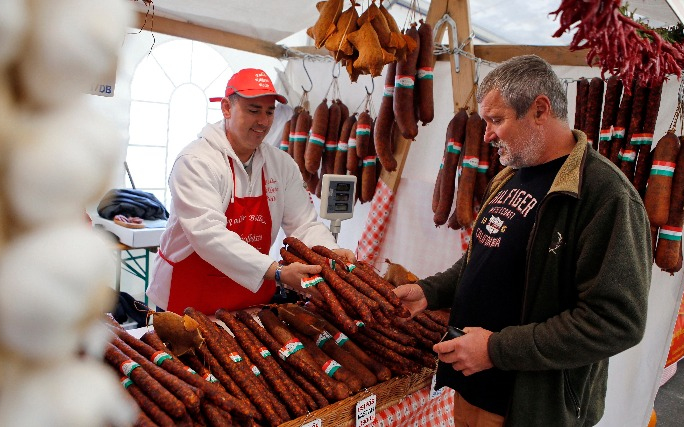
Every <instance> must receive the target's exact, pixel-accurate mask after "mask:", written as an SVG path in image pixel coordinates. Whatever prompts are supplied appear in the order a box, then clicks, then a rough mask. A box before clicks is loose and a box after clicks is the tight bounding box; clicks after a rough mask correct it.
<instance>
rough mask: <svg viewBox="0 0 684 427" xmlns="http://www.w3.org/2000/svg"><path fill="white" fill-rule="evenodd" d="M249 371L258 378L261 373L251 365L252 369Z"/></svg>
mask: <svg viewBox="0 0 684 427" xmlns="http://www.w3.org/2000/svg"><path fill="white" fill-rule="evenodd" d="M251 369H252V372H254V375H255V376H257V377H258V376H259V375H261V371H260V370H259V368H257V367H256V366H255V365H252V368H251Z"/></svg>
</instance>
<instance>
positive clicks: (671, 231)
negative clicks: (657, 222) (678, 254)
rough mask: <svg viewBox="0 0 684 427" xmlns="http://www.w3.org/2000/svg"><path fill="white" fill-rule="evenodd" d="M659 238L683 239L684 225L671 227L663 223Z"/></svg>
mask: <svg viewBox="0 0 684 427" xmlns="http://www.w3.org/2000/svg"><path fill="white" fill-rule="evenodd" d="M658 238H659V239H665V240H674V241H679V240H682V227H671V226H669V225H663V226H662V227H660V230H659V231H658Z"/></svg>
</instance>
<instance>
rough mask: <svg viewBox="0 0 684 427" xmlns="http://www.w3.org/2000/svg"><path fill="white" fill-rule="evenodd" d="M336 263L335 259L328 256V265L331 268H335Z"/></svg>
mask: <svg viewBox="0 0 684 427" xmlns="http://www.w3.org/2000/svg"><path fill="white" fill-rule="evenodd" d="M335 265H336V263H335V260H334V259H332V258H328V266H329V267H330V269H331V270H334V269H335Z"/></svg>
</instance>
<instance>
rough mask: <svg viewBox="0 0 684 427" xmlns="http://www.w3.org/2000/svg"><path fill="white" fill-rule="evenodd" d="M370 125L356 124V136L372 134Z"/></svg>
mask: <svg viewBox="0 0 684 427" xmlns="http://www.w3.org/2000/svg"><path fill="white" fill-rule="evenodd" d="M370 131H371V128H370V125H356V137H357V138H358V137H359V136H364V135H370Z"/></svg>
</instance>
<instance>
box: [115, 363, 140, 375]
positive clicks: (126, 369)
mask: <svg viewBox="0 0 684 427" xmlns="http://www.w3.org/2000/svg"><path fill="white" fill-rule="evenodd" d="M139 367H140V365H139V364H137V363H136V362H134V361H132V360H130V359H129V360H127V361H125V362H123V363H122V364H121V366H120V367H119V369H121V373H122V374H124V375H126V376H127V377H130V376H131V372H133V370H135V368H139Z"/></svg>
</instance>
